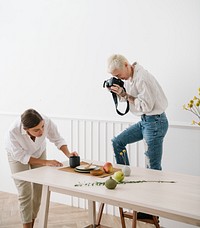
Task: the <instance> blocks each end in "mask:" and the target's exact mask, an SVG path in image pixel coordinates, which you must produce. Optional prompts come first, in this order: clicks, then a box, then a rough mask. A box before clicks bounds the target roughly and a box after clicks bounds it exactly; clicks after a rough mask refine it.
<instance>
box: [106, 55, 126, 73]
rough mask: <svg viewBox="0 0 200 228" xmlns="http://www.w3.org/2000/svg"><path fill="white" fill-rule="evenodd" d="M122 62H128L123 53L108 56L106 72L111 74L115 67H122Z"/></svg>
mask: <svg viewBox="0 0 200 228" xmlns="http://www.w3.org/2000/svg"><path fill="white" fill-rule="evenodd" d="M124 63H128V60H127V59H126V58H125V57H124V56H123V55H119V54H114V55H111V56H110V57H109V58H108V72H109V73H111V74H112V73H113V71H114V70H115V69H122V68H123V67H124Z"/></svg>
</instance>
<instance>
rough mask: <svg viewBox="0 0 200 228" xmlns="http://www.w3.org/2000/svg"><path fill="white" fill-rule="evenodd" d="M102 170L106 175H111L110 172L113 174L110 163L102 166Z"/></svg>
mask: <svg viewBox="0 0 200 228" xmlns="http://www.w3.org/2000/svg"><path fill="white" fill-rule="evenodd" d="M103 170H104V171H105V172H106V173H112V172H113V165H112V163H110V162H106V163H105V164H104V165H103Z"/></svg>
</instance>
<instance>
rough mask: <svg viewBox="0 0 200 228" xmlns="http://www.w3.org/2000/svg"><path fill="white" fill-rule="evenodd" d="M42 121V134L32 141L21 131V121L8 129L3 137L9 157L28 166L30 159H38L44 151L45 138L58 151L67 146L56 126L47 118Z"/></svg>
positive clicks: (18, 120)
mask: <svg viewBox="0 0 200 228" xmlns="http://www.w3.org/2000/svg"><path fill="white" fill-rule="evenodd" d="M42 118H43V119H44V133H43V135H42V136H41V137H36V139H35V141H33V140H32V139H31V138H30V136H29V135H28V134H27V132H26V131H25V130H24V129H23V126H22V123H21V119H20V118H18V119H17V120H16V121H15V122H14V123H13V124H12V126H11V127H10V129H9V130H8V132H7V133H6V137H5V148H6V151H7V152H8V153H9V154H10V155H11V157H12V158H13V159H14V160H16V161H19V162H21V163H23V164H28V162H29V160H30V157H34V158H39V157H40V156H41V155H42V153H43V152H45V151H46V138H47V139H49V141H50V142H52V143H54V144H55V146H56V147H57V148H58V149H60V147H61V146H63V145H67V144H66V142H65V140H64V139H63V138H62V137H61V136H60V134H59V132H58V129H57V126H56V125H55V124H54V123H53V121H51V119H49V118H48V117H46V116H44V115H42Z"/></svg>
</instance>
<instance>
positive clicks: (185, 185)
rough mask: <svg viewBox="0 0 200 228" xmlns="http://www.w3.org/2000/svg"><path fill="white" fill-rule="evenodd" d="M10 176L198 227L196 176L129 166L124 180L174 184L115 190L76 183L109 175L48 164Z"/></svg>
mask: <svg viewBox="0 0 200 228" xmlns="http://www.w3.org/2000/svg"><path fill="white" fill-rule="evenodd" d="M97 163H98V162H97ZM97 163H96V164H97ZM99 164H101V163H99ZM64 165H66V166H68V163H67V162H65V163H64ZM117 167H120V166H117ZM13 178H15V179H20V180H25V181H29V182H34V183H39V184H42V185H47V186H50V187H51V189H52V190H56V189H57V190H59V189H61V190H62V191H65V193H66V194H69V195H74V196H77V197H80V198H85V199H89V200H93V201H99V202H103V203H107V204H111V205H114V206H120V207H123V208H126V209H134V210H136V211H141V212H145V213H150V214H154V215H158V216H161V217H165V218H169V219H172V220H177V221H182V222H185V223H190V224H193V225H197V226H200V177H199V176H191V175H185V174H180V173H174V172H165V171H157V170H150V169H145V168H136V167H131V176H129V177H125V180H126V181H130V180H131V181H138V180H140V181H141V180H145V181H175V183H157V182H146V183H130V184H118V185H117V187H116V188H115V189H114V190H110V189H107V188H106V187H105V186H96V185H94V186H87V185H86V186H84V185H83V186H78V187H76V186H75V185H76V184H78V183H94V182H96V181H100V182H103V181H106V180H107V179H108V177H106V178H98V177H97V176H88V175H83V174H82V173H81V174H79V173H77V174H76V173H70V172H64V171H61V170H59V168H56V167H48V166H45V167H41V168H37V169H32V170H28V171H23V172H19V173H16V174H13ZM58 192H59V191H58Z"/></svg>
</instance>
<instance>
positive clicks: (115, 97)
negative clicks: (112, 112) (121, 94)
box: [111, 88, 129, 116]
mask: <svg viewBox="0 0 200 228" xmlns="http://www.w3.org/2000/svg"><path fill="white" fill-rule="evenodd" d="M123 89H124V90H125V88H123ZM125 91H126V90H125ZM111 93H112V97H113V100H114V103H115V107H116V111H117V113H118V114H119V115H121V116H123V115H125V114H126V113H127V112H128V111H129V101H126V102H127V106H126V110H125V112H124V113H122V112H120V111H119V110H118V109H117V106H118V99H117V94H116V93H114V92H111Z"/></svg>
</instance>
